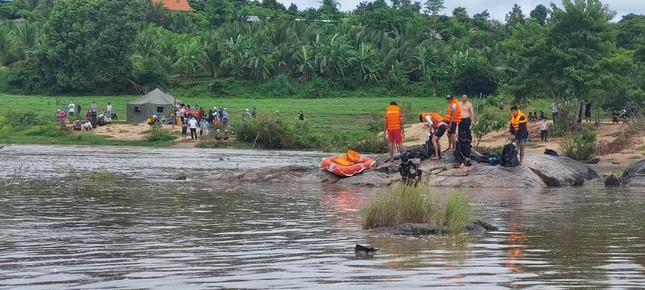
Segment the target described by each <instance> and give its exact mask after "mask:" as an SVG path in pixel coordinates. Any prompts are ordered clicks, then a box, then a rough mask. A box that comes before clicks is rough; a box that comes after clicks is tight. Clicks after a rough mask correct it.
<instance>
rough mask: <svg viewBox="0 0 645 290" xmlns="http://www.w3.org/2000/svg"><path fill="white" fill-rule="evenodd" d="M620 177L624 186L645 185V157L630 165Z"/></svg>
mask: <svg viewBox="0 0 645 290" xmlns="http://www.w3.org/2000/svg"><path fill="white" fill-rule="evenodd" d="M620 179H621V180H620V181H621V183H622V184H623V185H624V186H629V187H645V159H643V160H641V161H638V162H636V163H632V164H631V165H629V166H628V167H627V168H626V169H625V171H624V172H623V175H622V176H621V178H620Z"/></svg>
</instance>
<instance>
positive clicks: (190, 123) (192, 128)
mask: <svg viewBox="0 0 645 290" xmlns="http://www.w3.org/2000/svg"><path fill="white" fill-rule="evenodd" d="M188 126H189V127H190V139H191V140H194V139H197V120H196V119H195V117H191V118H190V120H188Z"/></svg>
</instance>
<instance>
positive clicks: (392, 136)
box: [383, 102, 405, 162]
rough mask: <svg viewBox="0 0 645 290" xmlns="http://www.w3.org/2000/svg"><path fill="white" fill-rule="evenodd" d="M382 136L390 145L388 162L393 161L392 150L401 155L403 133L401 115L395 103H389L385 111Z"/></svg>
mask: <svg viewBox="0 0 645 290" xmlns="http://www.w3.org/2000/svg"><path fill="white" fill-rule="evenodd" d="M383 136H387V138H388V141H389V143H390V162H392V161H394V149H395V148H396V149H398V151H399V154H400V155H403V138H404V137H405V131H404V128H403V114H401V109H399V106H398V104H397V103H396V102H391V103H390V105H389V106H388V107H387V108H386V109H385V130H384V131H383Z"/></svg>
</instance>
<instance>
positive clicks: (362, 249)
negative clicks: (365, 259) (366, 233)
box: [354, 244, 378, 255]
mask: <svg viewBox="0 0 645 290" xmlns="http://www.w3.org/2000/svg"><path fill="white" fill-rule="evenodd" d="M376 251H378V249H375V248H372V247H366V246H362V245H359V244H356V247H354V253H356V254H357V255H360V254H362V255H374V253H376Z"/></svg>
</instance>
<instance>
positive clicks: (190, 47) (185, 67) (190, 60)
mask: <svg viewBox="0 0 645 290" xmlns="http://www.w3.org/2000/svg"><path fill="white" fill-rule="evenodd" d="M177 52H178V58H177V60H176V61H175V63H174V64H173V67H175V68H176V69H177V70H178V71H179V73H180V74H182V75H183V76H184V77H185V78H186V79H188V80H192V79H193V77H194V76H195V72H196V70H197V67H198V66H199V65H200V58H201V54H202V46H201V44H200V43H199V42H198V41H197V40H196V39H194V38H193V39H187V40H186V41H182V42H181V43H179V44H178V45H177Z"/></svg>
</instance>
